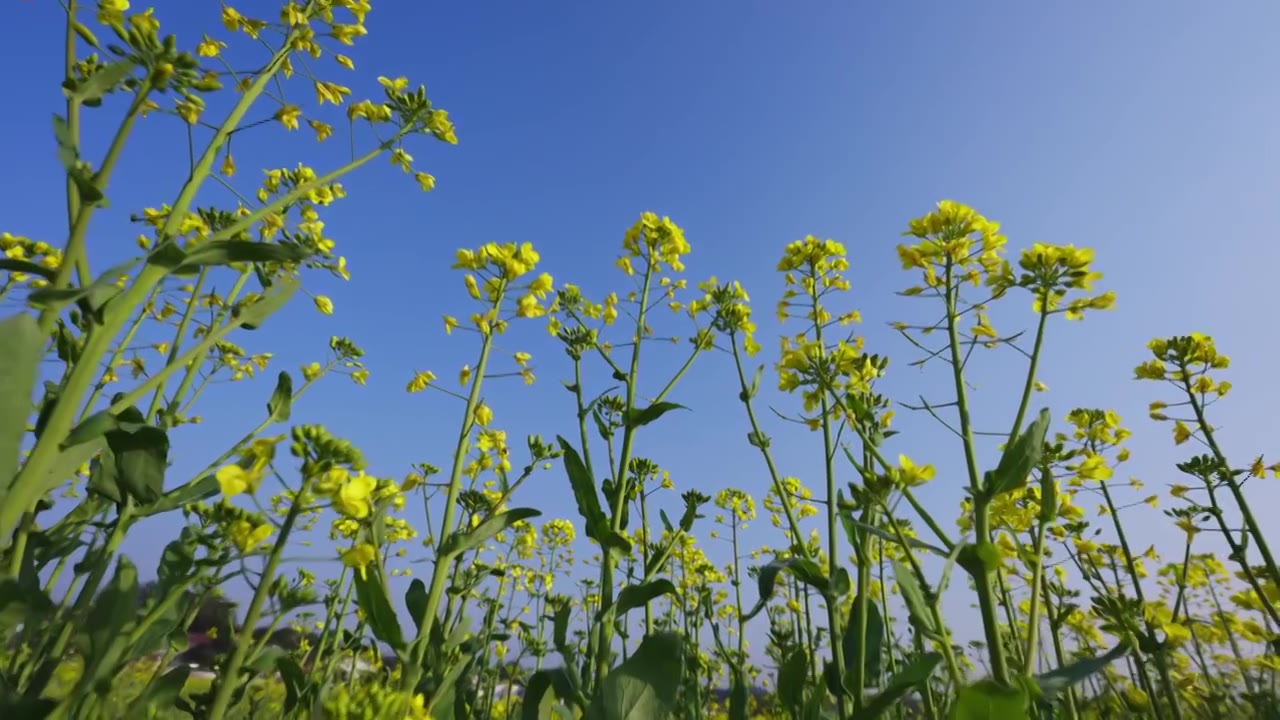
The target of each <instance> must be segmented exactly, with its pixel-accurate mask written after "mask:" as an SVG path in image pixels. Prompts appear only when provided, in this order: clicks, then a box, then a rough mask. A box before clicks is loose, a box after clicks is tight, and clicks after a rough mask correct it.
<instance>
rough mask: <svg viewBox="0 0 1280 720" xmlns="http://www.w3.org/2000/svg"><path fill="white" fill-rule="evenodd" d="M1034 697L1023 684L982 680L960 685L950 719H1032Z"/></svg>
mask: <svg viewBox="0 0 1280 720" xmlns="http://www.w3.org/2000/svg"><path fill="white" fill-rule="evenodd" d="M1030 718H1031V698H1030V697H1029V696H1028V695H1027V692H1026V691H1025V690H1023V689H1021V688H1009V687H1003V686H1001V685H999V684H997V683H996V682H995V681H993V680H981V681H979V682H976V683H974V684H973V685H969V686H968V687H962V688H960V691H959V692H958V693H956V699H955V702H954V703H953V704H952V706H951V720H1030Z"/></svg>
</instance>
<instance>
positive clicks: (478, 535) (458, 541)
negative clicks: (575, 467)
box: [440, 508, 542, 562]
mask: <svg viewBox="0 0 1280 720" xmlns="http://www.w3.org/2000/svg"><path fill="white" fill-rule="evenodd" d="M541 514H542V511H541V510H534V509H533V508H513V509H511V510H508V511H506V512H500V513H495V514H493V515H490V516H489V517H487V518H485V519H484V520H483V521H482V522H481V523H480V524H479V525H477V526H475V528H473V529H471V530H469V531H467V532H462V531H457V532H454V533H453V534H452V535H450V536H449V538H448V539H447V540H445V541H444V542H443V543H442V544H441V545H440V562H443V561H444V559H445V558H452V557H454V556H456V555H459V554H461V553H464V552H466V551H468V550H474V549H475V548H478V547H480V546H481V545H483V544H485V543H486V542H488V541H489V540H490V539H491V538H492V537H493V536H494V535H497V534H498V533H500V532H502V531H503V530H506V529H508V528H510V527H511V526H512V525H515V524H516V523H518V522H520V521H521V520H528V519H529V518H534V517H538V516H539V515H541Z"/></svg>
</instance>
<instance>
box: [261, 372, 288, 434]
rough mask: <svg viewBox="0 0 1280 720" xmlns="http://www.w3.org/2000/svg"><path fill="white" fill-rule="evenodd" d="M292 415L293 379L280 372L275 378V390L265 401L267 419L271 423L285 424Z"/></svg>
mask: <svg viewBox="0 0 1280 720" xmlns="http://www.w3.org/2000/svg"><path fill="white" fill-rule="evenodd" d="M292 414H293V377H292V376H291V375H289V372H288V371H287V370H281V371H280V375H279V376H278V377H276V389H275V391H274V392H272V393H271V399H270V400H268V401H267V417H268V418H269V419H270V420H271V422H273V423H282V422H286V421H288V419H289V416H290V415H292Z"/></svg>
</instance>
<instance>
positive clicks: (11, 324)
mask: <svg viewBox="0 0 1280 720" xmlns="http://www.w3.org/2000/svg"><path fill="white" fill-rule="evenodd" d="M0 338H4V341H3V342H0V483H3V484H2V485H0V488H3V489H4V490H6V491H7V490H8V488H9V487H10V486H11V485H12V484H13V478H14V476H15V475H17V474H18V460H19V458H20V456H21V454H22V441H23V438H24V437H26V434H27V420H28V419H30V417H31V409H32V404H31V393H32V390H33V389H34V388H35V386H36V376H37V375H38V373H39V369H40V356H41V355H43V354H44V342H45V337H44V335H43V334H42V333H41V332H40V324H39V323H38V322H36V319H35V318H34V317H33V316H31V315H30V314H28V313H19V314H17V315H12V316H10V317H7V318H5V319H4V320H3V321H0Z"/></svg>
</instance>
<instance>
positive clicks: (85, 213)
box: [40, 81, 151, 333]
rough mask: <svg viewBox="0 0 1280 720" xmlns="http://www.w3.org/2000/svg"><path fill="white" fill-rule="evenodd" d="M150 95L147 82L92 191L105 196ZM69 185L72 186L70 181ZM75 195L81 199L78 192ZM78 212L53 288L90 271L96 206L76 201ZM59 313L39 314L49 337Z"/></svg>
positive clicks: (53, 310) (52, 308) (113, 141)
mask: <svg viewBox="0 0 1280 720" xmlns="http://www.w3.org/2000/svg"><path fill="white" fill-rule="evenodd" d="M150 94H151V83H150V82H149V81H144V82H143V83H142V85H141V86H140V87H139V88H138V90H137V92H136V93H135V94H134V96H133V102H132V103H130V104H129V110H128V111H127V112H126V113H125V116H124V120H122V121H121V122H120V127H119V128H117V129H116V133H115V135H114V136H113V137H112V138H111V144H110V145H109V146H108V147H107V154H106V156H105V157H104V158H103V159H102V166H101V167H100V168H98V171H97V172H96V173H94V176H93V180H92V182H93V187H94V188H95V189H97V190H98V192H100V193H104V194H105V192H106V189H107V182H108V181H109V180H110V179H111V173H112V172H113V171H114V170H115V166H116V162H117V161H118V160H119V159H120V153H121V152H123V151H124V146H125V141H126V140H128V138H129V133H130V132H132V131H133V124H134V122H135V121H137V119H138V116H139V115H140V114H141V113H142V108H143V107H144V105H145V103H146V101H147V96H148V95H150ZM68 182H71V181H70V180H68ZM73 193H75V194H76V197H77V198H78V197H79V190H78V189H77V190H74V191H73ZM76 204H77V206H78V207H77V208H76V210H77V212H76V215H75V220H74V222H72V224H71V233H70V236H69V237H68V239H67V246H66V249H65V250H63V253H62V264H61V265H60V266H59V267H58V274H57V275H56V276H54V280H53V284H52V286H51V287H52V288H53V289H55V290H56V289H60V288H65V287H66V286H67V285H69V284H70V283H71V273H72V271H73V270H79V271H80V272H82V273H86V274H87V271H88V260H87V258H85V257H84V254H85V247H84V244H85V236H86V235H87V234H88V232H89V221H90V220H92V219H93V211H94V209H95V208H96V207H97V205H80V204H79V202H78V200H77V203H76ZM59 312H60V311H59V309H58V308H57V307H56V306H54V305H50V306H49V307H48V308H46V309H45V310H43V311H42V312H41V313H40V329H41V330H43V331H45V332H46V333H47V332H49V331H51V330H52V329H53V325H54V323H55V322H57V319H58V315H59Z"/></svg>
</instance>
